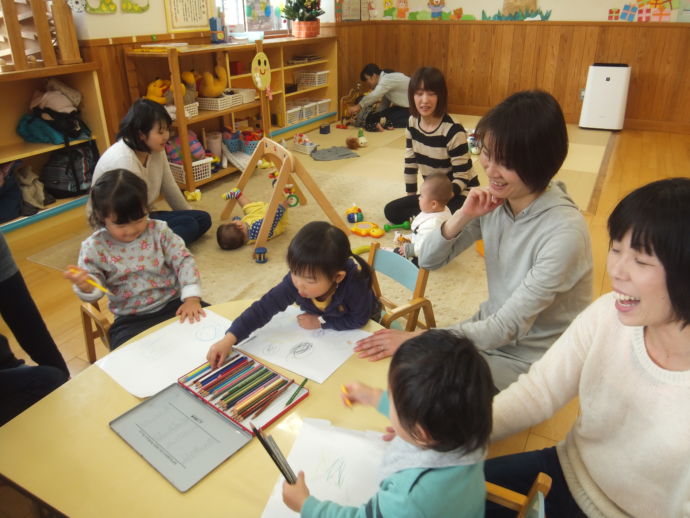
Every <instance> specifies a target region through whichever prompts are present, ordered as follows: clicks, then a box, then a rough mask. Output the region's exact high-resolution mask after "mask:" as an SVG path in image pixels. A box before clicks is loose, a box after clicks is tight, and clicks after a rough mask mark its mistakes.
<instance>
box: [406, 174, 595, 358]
mask: <svg viewBox="0 0 690 518" xmlns="http://www.w3.org/2000/svg"><path fill="white" fill-rule="evenodd" d="M479 239H483V240H484V255H485V261H486V274H487V279H488V285H489V300H487V301H485V302H483V303H482V304H481V306H480V307H479V311H478V312H477V313H476V314H475V315H474V316H473V317H472V318H470V319H468V320H465V321H464V322H460V323H459V324H456V325H455V326H452V327H451V328H450V329H454V330H456V331H459V332H460V333H461V334H462V335H464V336H466V337H467V338H469V339H471V340H472V341H473V342H474V344H475V345H476V346H477V347H478V348H479V349H482V350H490V349H494V351H492V352H493V353H494V354H500V355H501V356H504V357H507V358H515V359H516V360H518V361H522V362H527V363H530V364H531V363H533V362H534V361H536V360H537V359H539V358H540V357H541V356H542V355H543V354H544V352H545V351H546V349H547V348H548V347H549V346H551V344H552V343H553V342H554V341H555V340H556V339H557V338H558V337H559V336H560V335H561V333H562V332H563V331H565V329H566V327H568V325H569V324H570V322H571V321H572V320H573V319H574V318H575V317H576V316H577V315H578V314H579V313H580V312H581V311H582V310H583V309H585V307H587V305H588V304H589V303H590V301H591V298H592V249H591V244H590V239H589V232H588V230H587V225H586V223H585V220H584V218H583V217H582V215H581V214H580V211H579V209H578V208H577V206H576V205H575V203H574V202H573V201H572V199H571V198H570V197H569V196H568V194H567V193H566V191H565V185H563V184H562V183H561V182H552V183H551V184H550V185H549V187H548V188H547V189H546V191H545V192H544V193H543V194H542V195H541V196H539V197H538V198H537V199H536V200H534V201H533V202H532V203H531V204H530V205H529V206H528V207H527V208H525V209H524V210H523V211H522V212H520V213H519V214H517V215H516V216H513V214H512V212H511V211H510V209H509V208H508V206H507V205H506V204H504V205H501V206H500V207H498V208H496V209H495V210H493V211H491V212H489V213H488V214H485V215H484V216H481V217H479V218H477V219H475V220H473V221H471V222H470V223H468V224H467V225H466V226H465V228H464V229H463V230H462V231H461V232H460V234H458V236H457V237H455V238H454V239H445V238H444V237H443V235H442V234H441V229H438V230H436V231H434V232H433V233H432V234H429V236H428V237H427V238H426V240H425V241H424V244H423V246H422V249H421V251H420V254H419V264H420V266H422V267H424V268H428V269H431V270H434V269H437V268H440V267H442V266H443V265H445V264H447V263H448V262H449V261H451V260H452V259H453V258H454V257H455V256H456V255H458V254H459V253H460V252H462V251H463V250H465V249H466V248H467V247H469V246H470V245H472V243H474V242H475V241H477V240H479Z"/></svg>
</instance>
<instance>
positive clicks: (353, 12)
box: [342, 0, 362, 22]
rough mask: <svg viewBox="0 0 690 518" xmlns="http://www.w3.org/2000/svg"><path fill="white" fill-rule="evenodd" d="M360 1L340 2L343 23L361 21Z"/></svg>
mask: <svg viewBox="0 0 690 518" xmlns="http://www.w3.org/2000/svg"><path fill="white" fill-rule="evenodd" d="M361 2H362V0H342V5H343V21H346V22H347V21H360V20H361V19H362V15H361V6H362V3H361Z"/></svg>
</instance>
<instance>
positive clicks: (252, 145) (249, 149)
mask: <svg viewBox="0 0 690 518" xmlns="http://www.w3.org/2000/svg"><path fill="white" fill-rule="evenodd" d="M259 142H261V141H260V140H250V141H249V142H245V141H244V140H243V141H242V151H244V152H245V153H247V154H248V155H251V154H253V153H254V151H256V146H258V145H259Z"/></svg>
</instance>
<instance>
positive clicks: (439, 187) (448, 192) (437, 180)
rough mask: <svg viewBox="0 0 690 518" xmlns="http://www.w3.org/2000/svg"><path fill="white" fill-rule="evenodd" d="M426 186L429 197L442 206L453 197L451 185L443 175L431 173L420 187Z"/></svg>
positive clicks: (446, 176)
mask: <svg viewBox="0 0 690 518" xmlns="http://www.w3.org/2000/svg"><path fill="white" fill-rule="evenodd" d="M424 185H427V186H428V188H429V197H430V198H431V199H432V200H436V201H438V202H440V203H443V204H444V205H447V204H448V202H449V201H450V200H451V199H452V198H453V196H455V194H454V193H453V184H452V183H451V181H450V178H448V175H447V174H445V173H431V174H430V175H427V176H426V177H425V178H424V183H423V184H422V186H424Z"/></svg>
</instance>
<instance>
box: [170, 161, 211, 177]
mask: <svg viewBox="0 0 690 518" xmlns="http://www.w3.org/2000/svg"><path fill="white" fill-rule="evenodd" d="M212 162H213V159H212V158H211V157H209V158H202V159H201V160H197V161H196V162H192V174H193V175H194V181H195V182H198V181H199V180H205V179H206V178H210V177H211V163H212ZM169 164H170V171H172V174H173V177H174V178H175V181H176V182H177V183H185V182H186V181H187V180H186V179H185V176H184V166H183V165H182V164H173V163H172V162H169Z"/></svg>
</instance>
